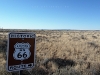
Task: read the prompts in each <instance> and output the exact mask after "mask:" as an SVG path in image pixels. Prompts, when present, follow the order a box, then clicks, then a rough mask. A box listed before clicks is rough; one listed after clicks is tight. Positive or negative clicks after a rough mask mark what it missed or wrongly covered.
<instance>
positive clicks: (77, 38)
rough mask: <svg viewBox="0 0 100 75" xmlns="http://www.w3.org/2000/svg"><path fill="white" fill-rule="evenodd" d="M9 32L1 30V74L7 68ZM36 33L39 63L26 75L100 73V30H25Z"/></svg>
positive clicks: (36, 60)
mask: <svg viewBox="0 0 100 75" xmlns="http://www.w3.org/2000/svg"><path fill="white" fill-rule="evenodd" d="M8 32H10V31H6V30H5V31H1V32H0V75H18V72H16V73H12V72H7V71H6V58H7V57H6V51H7V41H8ZM15 32H33V33H35V34H36V58H35V67H34V68H33V69H31V70H28V71H23V75H100V31H99V30H25V31H22V30H20V31H17V30H16V31H15Z"/></svg>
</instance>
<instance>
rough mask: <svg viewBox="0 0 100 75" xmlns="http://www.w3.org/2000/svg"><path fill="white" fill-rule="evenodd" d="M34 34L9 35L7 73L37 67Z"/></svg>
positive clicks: (13, 33) (15, 33)
mask: <svg viewBox="0 0 100 75" xmlns="http://www.w3.org/2000/svg"><path fill="white" fill-rule="evenodd" d="M35 43H36V35H35V34H34V33H28V32H27V33H25V32H18V33H17V32H12V33H9V34H8V44H7V71H9V72H12V71H20V70H27V69H32V68H33V67H34V65H35Z"/></svg>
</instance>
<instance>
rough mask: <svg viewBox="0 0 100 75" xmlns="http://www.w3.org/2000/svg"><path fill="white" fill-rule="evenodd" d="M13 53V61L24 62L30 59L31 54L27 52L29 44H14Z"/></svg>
mask: <svg viewBox="0 0 100 75" xmlns="http://www.w3.org/2000/svg"><path fill="white" fill-rule="evenodd" d="M14 48H15V51H14V53H13V57H14V59H15V60H21V61H22V60H26V59H28V58H29V57H30V55H31V52H30V50H29V48H30V44H29V43H16V44H15V45H14Z"/></svg>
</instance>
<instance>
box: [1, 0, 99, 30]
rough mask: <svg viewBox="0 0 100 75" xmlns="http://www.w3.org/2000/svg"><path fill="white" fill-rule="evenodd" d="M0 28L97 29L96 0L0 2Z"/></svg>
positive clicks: (97, 3)
mask: <svg viewBox="0 0 100 75" xmlns="http://www.w3.org/2000/svg"><path fill="white" fill-rule="evenodd" d="M0 28H3V29H77V30H100V0H0Z"/></svg>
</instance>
